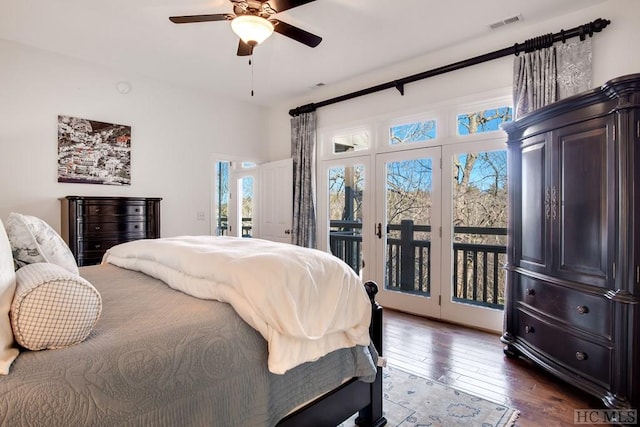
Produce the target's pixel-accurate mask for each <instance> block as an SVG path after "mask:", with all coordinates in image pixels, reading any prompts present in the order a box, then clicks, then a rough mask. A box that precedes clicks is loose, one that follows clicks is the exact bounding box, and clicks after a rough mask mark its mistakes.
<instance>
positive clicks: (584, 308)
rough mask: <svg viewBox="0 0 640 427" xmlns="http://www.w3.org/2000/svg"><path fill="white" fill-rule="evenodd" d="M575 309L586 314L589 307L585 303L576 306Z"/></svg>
mask: <svg viewBox="0 0 640 427" xmlns="http://www.w3.org/2000/svg"><path fill="white" fill-rule="evenodd" d="M576 311H577V312H578V313H580V314H587V313H588V312H589V307H587V306H586V305H579V306H578V307H577V308H576Z"/></svg>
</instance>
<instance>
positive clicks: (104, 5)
mask: <svg viewBox="0 0 640 427" xmlns="http://www.w3.org/2000/svg"><path fill="white" fill-rule="evenodd" d="M601 1H603V0H482V1H477V0H458V1H455V0H446V1H435V0H316V1H314V2H312V3H308V4H306V5H303V6H299V7H296V8H293V9H290V10H287V11H285V12H282V13H279V14H277V15H276V17H277V18H278V19H280V20H282V21H284V22H287V23H289V24H291V25H295V26H297V27H300V28H302V29H304V30H307V31H309V32H311V33H314V34H317V35H319V36H321V37H322V38H323V41H322V43H320V45H319V46H318V47H316V48H309V47H307V46H305V45H302V44H300V43H297V42H295V41H293V40H291V39H289V38H287V37H284V36H282V35H281V34H274V35H273V36H271V38H269V39H268V40H266V41H265V42H264V43H263V44H262V45H260V46H258V47H257V48H256V50H255V52H254V56H253V58H254V65H253V70H252V69H251V67H250V66H249V65H248V57H238V56H236V49H237V46H238V41H237V38H236V36H235V35H234V34H233V32H232V31H231V28H230V25H229V23H228V22H226V21H220V22H205V23H194V24H181V25H177V24H173V23H171V22H170V21H169V19H168V17H169V16H174V15H193V14H211V13H230V12H232V7H231V3H230V2H229V1H228V0H109V1H104V0H0V38H3V39H7V40H11V41H16V42H20V43H23V44H27V45H31V46H35V47H38V48H41V49H45V50H49V51H54V52H58V53H61V54H65V55H69V56H72V57H76V58H80V59H84V60H87V61H90V62H94V63H99V64H104V65H107V66H109V67H112V68H114V69H116V70H120V71H122V72H123V76H124V78H129V77H128V76H135V75H144V76H149V77H153V78H157V79H160V80H162V81H166V82H170V83H172V84H178V85H181V86H187V87H190V88H196V89H199V90H206V91H210V92H212V93H220V94H224V95H228V96H231V97H234V98H238V99H241V100H244V101H249V102H254V103H256V104H260V105H271V104H273V103H276V102H279V101H282V100H286V99H290V98H294V97H299V96H301V95H303V94H304V93H305V92H307V91H309V90H312V88H313V87H314V86H315V85H316V84H318V83H325V84H331V83H336V82H340V81H342V80H345V79H349V78H352V77H354V76H357V75H359V74H362V73H364V72H367V71H369V70H372V69H375V68H378V67H383V66H387V65H390V64H394V63H397V62H398V61H403V60H407V59H410V58H412V57H414V56H416V55H421V54H426V53H428V52H431V51H434V50H438V49H441V48H443V47H445V46H447V45H451V44H455V43H457V42H463V41H465V40H469V39H472V38H474V37H478V36H481V35H483V34H487V33H488V32H489V31H491V30H490V29H489V24H492V23H494V22H496V21H499V20H502V19H505V18H508V17H511V16H514V15H522V17H523V18H524V19H525V21H527V22H529V23H531V22H536V21H540V20H545V19H548V18H551V17H553V16H557V15H560V14H563V13H567V12H570V11H573V10H578V9H581V8H586V7H589V6H592V5H593V4H595V3H599V2H601ZM516 25H517V24H516ZM536 35H537V34H536ZM461 59H463V58H461ZM443 65H445V64H443ZM252 71H253V79H254V81H253V87H254V90H255V96H254V97H251V96H250V90H251V87H252Z"/></svg>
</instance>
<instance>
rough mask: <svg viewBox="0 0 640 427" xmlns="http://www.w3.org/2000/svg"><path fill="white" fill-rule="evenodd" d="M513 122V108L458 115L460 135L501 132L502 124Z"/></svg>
mask: <svg viewBox="0 0 640 427" xmlns="http://www.w3.org/2000/svg"><path fill="white" fill-rule="evenodd" d="M511 120H513V112H512V108H511V107H500V108H494V109H490V110H482V111H475V112H472V113H466V114H458V135H472V134H477V133H484V132H493V131H497V130H500V124H501V123H505V122H510V121H511Z"/></svg>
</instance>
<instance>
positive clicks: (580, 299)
mask: <svg viewBox="0 0 640 427" xmlns="http://www.w3.org/2000/svg"><path fill="white" fill-rule="evenodd" d="M516 293H517V294H516V301H519V302H520V304H526V305H528V306H530V307H532V308H534V309H536V310H538V311H540V312H543V313H545V314H548V315H550V316H553V317H556V318H559V319H562V320H564V321H566V322H567V323H569V324H570V325H572V326H575V327H578V328H581V329H584V330H585V331H589V332H593V333H595V334H597V335H600V336H602V337H606V338H608V339H610V338H611V333H612V332H611V328H612V325H611V322H612V319H613V313H612V302H611V300H609V299H607V298H605V297H602V296H598V295H592V294H586V293H584V292H581V291H578V290H575V289H569V288H565V287H562V286H558V285H554V284H551V283H548V282H544V281H541V280H536V279H533V278H531V277H527V276H523V275H518V283H517V286H516Z"/></svg>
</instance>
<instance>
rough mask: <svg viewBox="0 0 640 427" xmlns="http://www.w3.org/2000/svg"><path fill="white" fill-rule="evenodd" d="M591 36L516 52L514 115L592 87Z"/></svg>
mask: <svg viewBox="0 0 640 427" xmlns="http://www.w3.org/2000/svg"><path fill="white" fill-rule="evenodd" d="M591 52H592V48H591V38H587V39H585V40H584V41H578V42H572V43H558V44H556V45H554V46H551V47H548V48H544V49H540V50H536V51H534V52H528V53H524V54H520V55H518V56H516V58H515V60H514V63H513V110H514V111H513V115H514V119H517V118H518V117H520V116H522V115H523V114H526V113H529V112H531V111H533V110H536V109H538V108H540V107H543V106H545V105H547V104H551V103H552V102H556V101H559V100H561V99H564V98H567V97H569V96H571V95H575V94H578V93H580V92H584V91H586V90H588V89H591V75H592V71H591Z"/></svg>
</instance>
